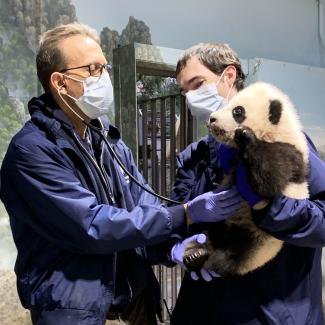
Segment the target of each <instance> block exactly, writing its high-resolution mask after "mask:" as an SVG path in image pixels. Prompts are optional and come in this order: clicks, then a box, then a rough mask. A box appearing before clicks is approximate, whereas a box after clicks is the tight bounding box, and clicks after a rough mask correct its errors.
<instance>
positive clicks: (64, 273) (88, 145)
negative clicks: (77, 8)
mask: <svg viewBox="0 0 325 325" xmlns="http://www.w3.org/2000/svg"><path fill="white" fill-rule="evenodd" d="M36 63H37V74H38V78H39V80H40V82H41V83H42V86H43V88H44V90H45V93H44V94H43V95H41V96H40V97H38V98H32V99H31V101H30V102H29V104H28V108H29V112H30V115H31V119H30V121H28V122H27V123H26V124H25V125H24V126H23V128H22V130H20V131H19V132H18V133H17V134H16V135H15V137H14V138H13V139H12V141H11V143H10V145H9V148H8V151H7V153H6V156H5V159H4V161H3V164H2V168H1V191H0V195H1V199H2V201H3V203H4V205H5V207H6V209H7V211H8V214H9V217H10V223H11V228H12V233H13V237H14V240H15V244H16V246H17V250H18V256H17V261H16V266H15V272H16V274H17V287H18V293H19V297H20V299H21V302H22V304H23V306H24V307H25V308H28V309H29V310H30V312H31V317H32V321H33V323H34V324H53V325H54V324H55V325H60V324H71V325H75V324H78V325H82V324H85V325H90V324H103V323H104V322H105V319H106V317H108V318H110V319H119V318H122V319H123V320H125V321H126V322H127V323H128V324H134V325H135V324H138V325H154V324H156V323H157V321H156V315H155V314H156V313H159V311H160V298H159V285H158V283H157V280H156V278H155V276H154V274H153V271H152V268H151V267H150V264H153V263H159V262H160V261H167V262H168V261H170V257H169V253H170V250H171V249H172V248H174V247H175V249H174V250H173V252H174V256H181V255H182V249H183V246H182V245H179V244H180V243H177V241H178V240H179V239H180V238H181V237H184V236H186V230H187V225H188V224H191V223H195V222H204V221H206V222H214V221H218V220H220V218H225V217H226V216H227V215H228V214H232V213H233V212H234V211H236V210H237V209H238V208H239V207H240V196H239V194H238V193H237V192H236V191H235V190H232V191H228V192H227V193H223V192H218V193H207V194H204V195H202V196H201V197H198V198H196V199H195V200H192V201H190V202H188V204H187V205H179V206H175V207H169V208H168V207H165V206H164V205H162V204H160V203H159V201H158V200H157V198H155V197H154V196H153V195H151V194H148V193H147V192H146V191H144V190H143V189H142V188H140V187H139V186H138V185H136V184H135V183H134V182H130V179H129V178H128V176H126V175H124V173H123V172H122V171H121V168H120V166H119V165H117V163H116V160H115V159H114V158H113V157H112V156H111V153H112V151H109V146H108V145H107V143H106V142H105V141H103V138H102V137H101V135H100V134H99V133H98V132H97V131H98V130H99V131H100V132H102V135H103V134H104V136H105V139H107V141H108V142H109V143H110V144H111V146H112V147H113V149H112V150H114V151H115V153H116V154H117V155H118V156H119V159H120V160H121V161H122V162H123V164H124V165H125V166H126V168H127V169H128V170H129V172H130V173H131V174H132V175H133V176H134V177H135V178H136V179H137V180H138V181H139V182H140V183H142V184H144V186H148V185H146V182H145V180H144V179H143V177H142V176H141V175H140V173H139V172H138V170H137V168H136V166H135V164H134V161H133V158H132V155H131V151H130V150H129V149H128V148H127V147H126V146H125V144H124V143H123V141H122V140H121V139H120V135H119V131H118V130H117V129H116V128H115V127H114V126H112V125H110V124H109V122H108V120H107V118H106V117H105V113H107V111H108V110H109V109H111V108H112V106H113V89H112V84H111V81H110V78H109V74H108V72H107V69H108V65H107V62H106V59H105V57H104V55H103V52H102V49H101V47H100V45H99V40H98V37H97V35H96V34H95V32H94V31H93V30H92V29H90V28H89V27H87V26H85V25H82V24H78V23H75V24H68V25H61V26H58V27H56V28H54V29H52V30H49V31H47V32H45V33H44V34H43V35H42V37H41V40H40V46H39V50H38V53H37V58H36ZM96 130H97V131H96ZM221 206H222V207H223V208H225V209H224V210H223V211H222V213H218V211H220V207H221ZM170 238H171V239H170ZM194 238H198V236H194ZM167 239H169V240H168V241H166V240H167ZM160 243H161V244H160ZM145 246H146V247H145ZM166 246H167V249H166ZM165 251H166V252H167V254H165V255H164V254H163V252H165ZM177 252H178V254H177ZM120 321H121V320H120ZM121 322H122V321H121Z"/></svg>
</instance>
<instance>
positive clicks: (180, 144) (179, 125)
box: [138, 95, 193, 320]
mask: <svg viewBox="0 0 325 325" xmlns="http://www.w3.org/2000/svg"><path fill="white" fill-rule="evenodd" d="M138 110H139V124H138V125H139V128H138V130H139V155H138V156H139V159H138V161H139V166H138V167H139V169H140V171H141V173H142V174H143V175H144V177H145V179H146V180H147V181H148V183H149V185H150V186H151V187H152V188H153V189H154V191H155V192H156V193H159V194H161V195H163V196H167V197H169V195H170V192H171V188H172V186H173V184H174V182H175V173H176V165H175V162H176V155H177V153H179V152H180V151H181V150H183V149H184V148H185V147H186V146H187V145H188V144H189V143H190V142H192V140H193V139H192V134H193V120H192V118H191V116H190V115H189V114H188V110H187V109H186V107H185V101H184V97H183V96H181V95H174V96H166V97H158V98H153V99H150V100H146V101H142V102H140V103H138ZM154 270H155V274H156V277H157V279H158V281H159V283H160V288H161V295H162V300H163V301H162V303H163V305H164V308H163V318H164V320H166V319H167V318H168V313H167V308H168V310H169V311H171V310H172V308H173V307H174V305H175V302H176V298H177V293H178V290H179V286H180V282H181V278H182V275H183V274H182V271H181V269H180V268H179V267H174V268H167V267H165V266H155V267H154Z"/></svg>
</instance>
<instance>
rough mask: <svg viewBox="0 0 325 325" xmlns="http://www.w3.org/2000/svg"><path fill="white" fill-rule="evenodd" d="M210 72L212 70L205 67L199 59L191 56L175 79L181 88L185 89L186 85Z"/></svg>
mask: <svg viewBox="0 0 325 325" xmlns="http://www.w3.org/2000/svg"><path fill="white" fill-rule="evenodd" d="M212 73H213V72H212V71H210V70H209V69H208V68H207V67H205V66H204V65H203V64H202V63H201V62H200V61H199V59H197V58H196V57H192V58H190V59H188V60H187V62H186V64H185V66H184V68H183V69H182V70H181V71H180V72H179V74H178V76H177V81H178V83H179V85H180V87H181V88H184V89H186V87H187V86H188V85H189V84H191V83H192V82H193V81H195V80H196V79H198V78H202V77H204V76H206V75H207V74H212Z"/></svg>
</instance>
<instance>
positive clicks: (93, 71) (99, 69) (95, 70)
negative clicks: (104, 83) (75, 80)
mask: <svg viewBox="0 0 325 325" xmlns="http://www.w3.org/2000/svg"><path fill="white" fill-rule="evenodd" d="M81 68H87V69H88V72H89V75H91V76H92V77H100V76H101V75H102V73H103V70H104V69H105V70H106V71H111V69H112V66H111V65H110V64H107V63H106V64H100V63H94V64H89V65H82V66H80V67H75V68H67V69H62V70H60V71H59V72H61V73H62V72H66V71H69V70H75V69H81Z"/></svg>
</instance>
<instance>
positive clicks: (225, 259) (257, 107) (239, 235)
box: [184, 82, 308, 276]
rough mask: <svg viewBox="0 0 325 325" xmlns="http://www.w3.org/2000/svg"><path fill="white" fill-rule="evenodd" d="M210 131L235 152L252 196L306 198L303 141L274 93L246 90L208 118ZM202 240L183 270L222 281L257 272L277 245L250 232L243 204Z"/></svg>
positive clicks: (191, 248) (284, 100)
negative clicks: (211, 272)
mask: <svg viewBox="0 0 325 325" xmlns="http://www.w3.org/2000/svg"><path fill="white" fill-rule="evenodd" d="M210 129H211V132H212V134H213V135H214V136H215V137H216V139H217V140H218V141H219V142H222V143H225V144H227V145H229V146H232V147H236V148H238V149H239V156H240V158H241V159H243V162H244V164H245V167H246V170H247V176H248V179H249V181H250V184H251V185H252V187H253V188H254V190H255V191H256V193H258V194H260V195H261V196H262V197H265V198H269V199H272V198H273V197H274V196H276V195H277V194H280V193H281V194H283V195H285V196H287V197H289V198H294V199H304V198H308V184H307V179H306V178H307V166H308V147H307V141H306V138H305V136H304V134H303V131H302V125H301V123H300V122H299V119H298V116H297V113H296V111H295V108H294V106H293V104H292V103H291V102H290V100H289V98H288V97H287V96H286V95H285V94H284V93H283V92H281V91H280V90H279V89H278V88H276V87H274V86H273V85H270V84H267V83H262V82H257V83H255V84H252V85H250V86H248V87H247V88H245V89H244V90H242V91H240V92H239V93H238V94H236V95H235V96H234V97H233V98H232V99H231V101H230V102H229V103H228V104H227V105H226V106H225V107H224V108H222V109H220V110H218V111H216V112H214V113H212V114H211V116H210ZM226 178H227V179H230V177H229V175H226V177H225V180H224V182H225V183H227V182H228V180H226ZM206 234H207V241H206V243H205V244H198V243H196V242H191V243H190V244H189V245H188V246H187V248H186V250H185V255H184V262H185V265H186V266H187V267H188V268H189V269H194V270H195V269H198V268H201V267H204V268H206V269H209V270H214V271H215V272H217V273H219V274H220V275H222V276H227V275H236V274H237V275H243V274H246V273H248V272H251V271H253V270H255V269H257V268H260V267H262V266H263V265H264V264H265V263H267V262H268V261H270V260H271V259H273V258H274V257H275V256H276V255H277V254H278V252H279V251H280V250H281V247H282V245H283V243H282V242H281V241H280V240H278V239H276V238H274V237H272V236H271V235H269V234H267V233H266V232H264V231H263V230H261V229H259V228H258V227H257V226H256V224H255V223H254V221H253V219H252V214H251V209H250V207H249V206H248V204H247V203H246V202H245V204H243V207H242V208H241V209H240V210H239V211H238V212H237V213H236V214H235V215H234V216H232V217H231V218H229V219H227V220H225V221H222V222H218V223H215V224H213V225H210V226H209V228H208V230H207V232H206Z"/></svg>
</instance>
